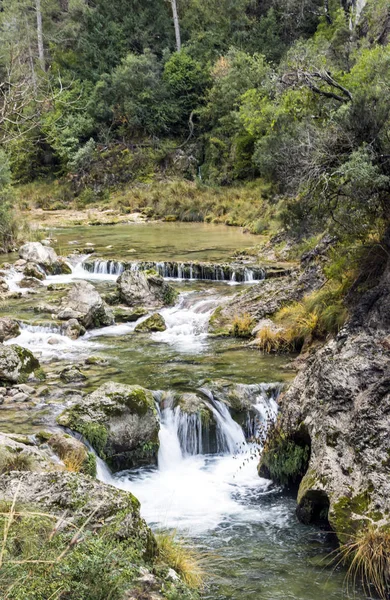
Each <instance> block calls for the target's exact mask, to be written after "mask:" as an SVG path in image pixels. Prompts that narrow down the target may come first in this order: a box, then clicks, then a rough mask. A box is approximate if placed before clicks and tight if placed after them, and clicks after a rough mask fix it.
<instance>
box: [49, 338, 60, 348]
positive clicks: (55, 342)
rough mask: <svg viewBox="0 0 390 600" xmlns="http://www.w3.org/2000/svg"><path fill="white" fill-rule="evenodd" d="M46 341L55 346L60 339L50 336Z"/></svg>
mask: <svg viewBox="0 0 390 600" xmlns="http://www.w3.org/2000/svg"><path fill="white" fill-rule="evenodd" d="M47 343H48V344H50V346H57V345H58V344H60V340H59V339H58V338H55V337H51V338H49V339H48V340H47Z"/></svg>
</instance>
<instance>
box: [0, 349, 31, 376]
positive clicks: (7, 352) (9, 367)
mask: <svg viewBox="0 0 390 600" xmlns="http://www.w3.org/2000/svg"><path fill="white" fill-rule="evenodd" d="M39 367H40V365H39V361H38V359H37V358H35V356H34V355H33V353H32V352H30V350H27V349H26V348H22V347H21V346H17V345H11V346H0V382H2V383H22V382H23V381H24V380H25V379H26V378H27V377H28V375H30V374H31V373H33V372H34V371H35V370H37V369H39Z"/></svg>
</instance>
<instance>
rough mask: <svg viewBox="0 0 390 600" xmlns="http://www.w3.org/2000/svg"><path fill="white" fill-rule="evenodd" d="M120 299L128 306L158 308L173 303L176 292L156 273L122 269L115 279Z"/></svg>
mask: <svg viewBox="0 0 390 600" xmlns="http://www.w3.org/2000/svg"><path fill="white" fill-rule="evenodd" d="M117 285H118V291H119V296H120V300H121V301H122V302H124V303H125V304H127V305H128V306H144V307H147V308H159V307H161V306H167V305H170V304H173V303H174V301H175V298H176V292H175V290H174V289H173V287H172V286H170V285H169V284H168V283H166V281H164V279H163V278H162V277H161V276H160V275H157V273H154V272H149V271H124V272H123V273H122V275H121V276H120V277H119V278H118V281H117Z"/></svg>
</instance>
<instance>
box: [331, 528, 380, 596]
mask: <svg viewBox="0 0 390 600" xmlns="http://www.w3.org/2000/svg"><path fill="white" fill-rule="evenodd" d="M338 556H339V559H340V561H342V562H345V563H347V564H349V568H348V573H347V580H348V581H349V582H352V585H353V586H355V585H356V583H357V582H358V581H360V582H361V583H362V585H363V587H364V589H365V591H366V592H367V594H369V595H370V591H369V589H368V588H369V586H370V585H372V586H373V587H374V588H375V591H376V593H377V594H378V596H379V597H380V598H381V600H386V599H387V598H389V593H390V531H381V530H378V529H374V528H369V529H366V530H364V531H361V532H359V533H358V534H357V535H356V536H355V537H354V538H353V539H352V540H350V541H349V542H347V543H346V544H342V545H341V546H340V548H339V550H338Z"/></svg>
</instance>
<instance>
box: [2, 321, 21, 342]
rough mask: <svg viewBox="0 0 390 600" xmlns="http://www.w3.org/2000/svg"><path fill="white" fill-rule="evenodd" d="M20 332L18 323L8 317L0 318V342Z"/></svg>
mask: <svg viewBox="0 0 390 600" xmlns="http://www.w3.org/2000/svg"><path fill="white" fill-rule="evenodd" d="M19 334H20V327H19V323H18V322H17V321H15V320H14V319H10V318H9V317H2V318H1V319H0V342H5V341H6V340H10V339H12V338H15V337H17V336H18V335H19Z"/></svg>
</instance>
